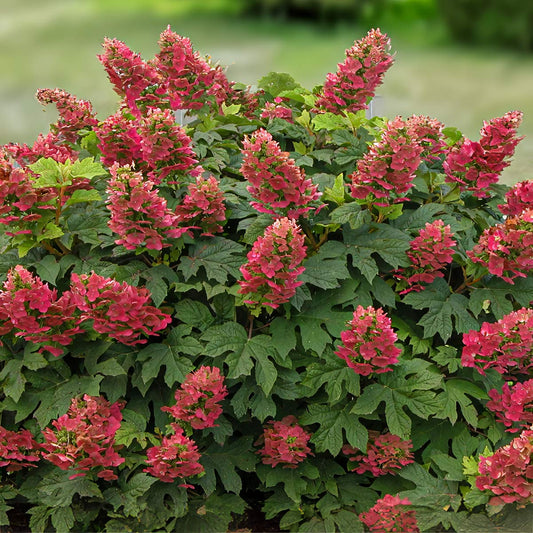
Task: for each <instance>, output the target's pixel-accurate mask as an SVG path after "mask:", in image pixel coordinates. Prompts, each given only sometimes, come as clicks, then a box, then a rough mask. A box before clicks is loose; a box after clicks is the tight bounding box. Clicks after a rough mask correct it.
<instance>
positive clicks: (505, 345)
mask: <svg viewBox="0 0 533 533" xmlns="http://www.w3.org/2000/svg"><path fill="white" fill-rule="evenodd" d="M463 344H464V347H463V353H462V357H461V363H462V365H463V366H467V367H474V368H476V370H477V371H478V372H479V373H480V374H485V370H486V369H487V368H494V369H495V370H496V371H497V372H499V373H500V374H503V375H506V376H512V375H513V374H528V373H529V371H530V369H531V368H532V367H533V359H532V355H533V309H527V308H525V307H523V308H522V309H519V310H518V311H512V312H511V313H509V314H508V315H505V316H504V317H503V318H502V319H500V320H498V321H497V322H495V323H489V322H483V324H482V325H481V329H480V330H479V331H469V332H468V333H464V334H463Z"/></svg>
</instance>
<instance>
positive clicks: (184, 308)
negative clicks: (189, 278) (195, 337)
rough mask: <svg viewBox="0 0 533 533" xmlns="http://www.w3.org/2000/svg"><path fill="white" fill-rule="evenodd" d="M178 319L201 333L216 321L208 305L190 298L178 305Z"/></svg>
mask: <svg viewBox="0 0 533 533" xmlns="http://www.w3.org/2000/svg"><path fill="white" fill-rule="evenodd" d="M176 317H177V318H179V319H180V320H181V321H182V322H184V323H185V324H189V325H190V326H192V327H194V328H197V329H199V330H200V331H205V330H206V329H207V328H208V327H209V326H211V324H212V323H213V322H214V321H215V318H214V317H213V315H212V314H211V311H209V308H208V307H207V306H206V305H204V304H203V303H201V302H198V301H195V300H190V299H189V298H185V299H183V300H180V301H179V302H178V303H177V304H176Z"/></svg>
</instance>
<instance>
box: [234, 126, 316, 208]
mask: <svg viewBox="0 0 533 533" xmlns="http://www.w3.org/2000/svg"><path fill="white" fill-rule="evenodd" d="M242 153H243V163H242V166H241V172H242V175H243V176H244V177H245V178H246V180H247V181H248V183H249V185H248V186H247V189H248V191H249V193H250V194H251V195H252V196H253V198H254V201H253V202H251V204H252V206H253V207H254V208H255V209H257V210H258V211H259V212H260V213H269V214H271V215H273V216H274V217H279V218H280V217H289V218H298V217H299V216H300V215H304V216H306V215H307V214H308V212H309V211H310V210H312V209H315V208H316V207H317V205H316V204H315V205H313V203H314V201H315V200H318V199H319V198H320V196H321V193H320V192H318V187H317V186H316V185H314V184H313V182H312V181H311V180H310V179H309V178H306V177H305V172H304V170H303V169H301V168H300V167H298V166H297V165H296V163H295V162H294V159H291V158H290V157H289V153H288V152H283V151H282V150H281V149H280V146H279V144H278V143H277V142H276V141H275V140H274V139H273V138H272V135H270V133H268V131H266V130H264V129H262V128H261V129H259V130H257V131H256V132H254V133H253V134H251V135H250V136H249V137H248V136H245V138H244V141H243V150H242Z"/></svg>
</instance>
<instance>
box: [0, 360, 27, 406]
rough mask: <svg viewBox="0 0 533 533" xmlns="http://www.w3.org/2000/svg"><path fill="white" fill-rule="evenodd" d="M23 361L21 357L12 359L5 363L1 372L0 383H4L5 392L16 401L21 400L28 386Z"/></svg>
mask: <svg viewBox="0 0 533 533" xmlns="http://www.w3.org/2000/svg"><path fill="white" fill-rule="evenodd" d="M22 365H23V361H21V360H20V359H11V360H10V361H7V363H5V366H4V368H3V369H2V371H1V372H0V383H1V384H2V391H3V393H4V394H5V395H6V396H8V397H9V398H12V399H13V401H14V402H15V403H16V402H18V401H19V399H20V397H21V395H22V393H23V392H24V389H25V387H26V378H25V377H24V374H23V373H22Z"/></svg>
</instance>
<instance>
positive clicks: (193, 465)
mask: <svg viewBox="0 0 533 533" xmlns="http://www.w3.org/2000/svg"><path fill="white" fill-rule="evenodd" d="M171 427H172V429H173V431H174V433H173V434H172V435H170V436H168V437H163V439H162V441H161V444H160V445H159V446H152V447H151V448H148V450H147V451H146V464H147V465H148V468H145V469H144V470H143V471H144V472H147V473H148V474H150V475H151V476H154V477H156V478H158V479H160V480H161V481H164V482H165V483H173V482H174V480H175V479H176V478H182V479H184V478H188V477H192V476H196V475H198V474H201V473H202V472H203V471H204V467H203V466H202V465H201V464H200V463H199V462H198V461H199V459H200V457H201V455H200V453H199V452H198V447H197V446H196V444H195V443H194V441H193V440H192V439H190V438H189V437H187V436H186V435H185V434H184V432H183V428H182V427H180V426H179V425H178V424H171ZM181 486H185V487H191V485H188V484H185V485H181Z"/></svg>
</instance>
